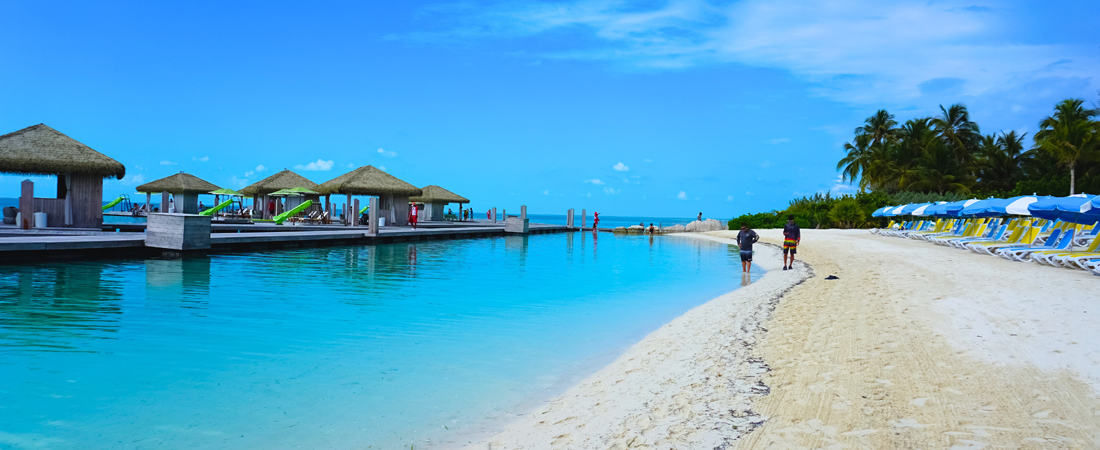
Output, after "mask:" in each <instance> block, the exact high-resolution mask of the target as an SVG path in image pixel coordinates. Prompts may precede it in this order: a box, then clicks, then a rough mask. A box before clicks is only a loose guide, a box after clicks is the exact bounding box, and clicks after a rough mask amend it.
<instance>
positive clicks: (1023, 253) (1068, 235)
mask: <svg viewBox="0 0 1100 450" xmlns="http://www.w3.org/2000/svg"><path fill="white" fill-rule="evenodd" d="M1054 231H1055V233H1051V235H1050V237H1049V238H1047V240H1046V242H1044V243H1043V245H1040V246H1038V247H1027V248H1002V249H1000V250H997V255H998V256H1000V257H1002V258H1005V259H1008V260H1011V261H1028V260H1029V259H1030V258H1031V254H1032V253H1035V252H1041V251H1044V250H1065V249H1066V248H1068V247H1069V245H1070V244H1071V243H1073V233H1074V231H1075V230H1074V229H1073V228H1070V229H1069V230H1066V231H1065V232H1063V233H1061V237H1057V236H1055V234H1057V233H1056V232H1058V231H1061V230H1058V229H1055V230H1054Z"/></svg>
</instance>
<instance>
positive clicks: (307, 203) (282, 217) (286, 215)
mask: <svg viewBox="0 0 1100 450" xmlns="http://www.w3.org/2000/svg"><path fill="white" fill-rule="evenodd" d="M310 206H313V200H306V201H305V203H302V204H301V205H298V206H295V207H294V209H292V210H290V211H287V212H285V213H282V214H279V215H277V216H275V224H277V225H282V224H283V222H285V221H286V219H289V218H291V217H292V216H294V215H295V214H298V213H300V212H302V211H303V210H305V209H306V208H309V207H310Z"/></svg>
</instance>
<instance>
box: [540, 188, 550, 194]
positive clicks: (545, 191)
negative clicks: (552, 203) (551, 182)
mask: <svg viewBox="0 0 1100 450" xmlns="http://www.w3.org/2000/svg"><path fill="white" fill-rule="evenodd" d="M542 195H550V190H549V189H547V190H544V191H542Z"/></svg>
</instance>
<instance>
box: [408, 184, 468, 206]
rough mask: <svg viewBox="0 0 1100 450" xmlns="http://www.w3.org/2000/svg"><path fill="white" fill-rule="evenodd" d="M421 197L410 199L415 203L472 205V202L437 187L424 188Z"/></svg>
mask: <svg viewBox="0 0 1100 450" xmlns="http://www.w3.org/2000/svg"><path fill="white" fill-rule="evenodd" d="M420 190H421V194H420V195H415V196H412V197H409V201H410V202H414V203H430V202H443V203H470V200H469V199H467V198H466V197H463V196H461V195H458V194H455V193H454V192H451V191H448V190H446V189H443V188H441V187H439V186H436V185H434V184H433V185H431V186H424V187H423V188H422V189H420Z"/></svg>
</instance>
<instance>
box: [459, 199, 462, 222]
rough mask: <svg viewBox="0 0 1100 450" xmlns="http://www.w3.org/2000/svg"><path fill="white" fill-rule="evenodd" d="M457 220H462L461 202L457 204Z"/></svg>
mask: <svg viewBox="0 0 1100 450" xmlns="http://www.w3.org/2000/svg"><path fill="white" fill-rule="evenodd" d="M458 220H459V221H460V222H461V221H462V204H461V203H459V204H458Z"/></svg>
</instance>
